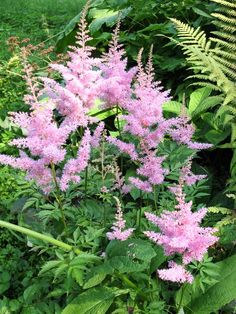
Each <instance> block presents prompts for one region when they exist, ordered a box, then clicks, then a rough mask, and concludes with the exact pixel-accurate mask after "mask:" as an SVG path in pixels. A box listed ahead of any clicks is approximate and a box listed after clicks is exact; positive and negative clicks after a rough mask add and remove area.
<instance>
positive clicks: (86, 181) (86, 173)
mask: <svg viewBox="0 0 236 314" xmlns="http://www.w3.org/2000/svg"><path fill="white" fill-rule="evenodd" d="M87 189H88V166H87V167H86V168H85V180H84V194H85V197H87Z"/></svg>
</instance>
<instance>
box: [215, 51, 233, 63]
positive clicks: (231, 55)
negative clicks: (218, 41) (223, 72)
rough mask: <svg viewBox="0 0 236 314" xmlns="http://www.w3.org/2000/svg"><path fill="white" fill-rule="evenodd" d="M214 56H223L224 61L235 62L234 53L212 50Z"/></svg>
mask: <svg viewBox="0 0 236 314" xmlns="http://www.w3.org/2000/svg"><path fill="white" fill-rule="evenodd" d="M213 52H214V54H215V55H217V56H218V55H220V56H223V57H225V59H226V60H235V61H236V54H235V53H232V52H228V51H223V50H221V49H219V48H215V49H214V50H213Z"/></svg>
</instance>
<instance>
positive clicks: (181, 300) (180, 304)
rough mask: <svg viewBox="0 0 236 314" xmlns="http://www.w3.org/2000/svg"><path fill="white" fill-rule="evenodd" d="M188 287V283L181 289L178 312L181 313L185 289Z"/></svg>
mask: <svg viewBox="0 0 236 314" xmlns="http://www.w3.org/2000/svg"><path fill="white" fill-rule="evenodd" d="M185 288H186V285H183V287H182V291H181V296H180V301H179V305H178V308H177V314H178V313H179V311H180V309H181V306H182V302H183V296H184V290H185Z"/></svg>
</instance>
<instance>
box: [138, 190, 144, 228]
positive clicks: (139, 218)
mask: <svg viewBox="0 0 236 314" xmlns="http://www.w3.org/2000/svg"><path fill="white" fill-rule="evenodd" d="M142 197H143V193H142V191H141V190H140V204H139V211H138V213H139V217H138V230H139V231H140V229H141V217H142Z"/></svg>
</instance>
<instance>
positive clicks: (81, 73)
mask: <svg viewBox="0 0 236 314" xmlns="http://www.w3.org/2000/svg"><path fill="white" fill-rule="evenodd" d="M86 12H87V7H85V9H84V11H83V13H82V17H81V21H80V31H79V33H78V35H77V44H78V45H79V48H73V50H72V52H70V53H69V55H70V58H71V60H70V61H69V62H68V63H67V65H66V66H63V65H52V67H53V68H54V69H56V70H58V71H59V72H60V73H61V74H62V77H63V80H64V84H63V86H62V85H60V84H59V83H57V82H56V81H54V80H52V79H48V78H42V81H43V82H44V88H43V89H42V90H39V87H38V84H37V83H36V82H35V78H34V77H33V76H32V68H31V66H30V65H28V64H27V62H26V61H25V64H24V66H25V73H26V82H27V84H28V90H29V93H30V94H29V95H27V96H26V97H25V102H26V103H27V104H28V105H29V107H30V111H29V113H22V112H17V113H12V115H11V120H12V121H13V122H14V123H15V124H16V125H17V126H19V127H20V128H21V129H22V130H23V133H24V134H25V135H26V137H24V138H19V139H15V140H13V141H12V143H11V144H12V145H15V146H16V147H18V148H19V149H20V156H19V157H16V158H12V157H10V156H6V155H0V163H1V164H6V165H10V166H12V167H15V168H18V169H21V170H24V171H26V173H27V178H28V179H30V180H31V179H33V180H35V181H36V182H37V184H38V185H39V186H40V187H41V188H42V189H43V191H44V192H46V193H48V192H50V190H52V189H53V188H54V187H55V185H56V186H58V187H60V189H61V190H66V189H67V188H68V185H69V182H71V181H72V182H76V183H78V182H79V181H80V177H79V173H80V172H81V171H83V170H84V169H85V168H86V166H87V164H88V161H89V158H90V150H91V148H92V147H97V146H98V145H99V140H100V137H101V135H102V132H103V129H104V123H103V122H101V123H100V124H99V125H98V126H97V128H96V129H95V131H94V134H93V136H92V135H91V133H90V131H89V129H88V125H89V124H90V123H93V122H94V119H92V118H90V117H89V115H88V111H89V109H90V108H91V107H92V106H93V105H94V102H95V99H97V98H98V96H99V93H100V92H99V90H100V89H99V84H98V83H97V81H99V79H100V77H101V71H100V70H98V68H97V66H98V65H99V63H100V60H99V59H94V58H92V56H91V51H92V49H93V48H92V47H89V46H87V45H86V44H87V41H89V40H90V37H89V35H88V31H87V28H86V21H85V16H86ZM95 67H96V70H95ZM45 95H46V98H45V97H44V98H42V96H45ZM55 113H56V114H57V115H58V113H59V114H60V120H59V121H60V123H59V122H58V118H56V114H55ZM78 127H85V128H86V130H85V132H84V135H83V136H82V139H81V146H80V148H79V150H78V154H77V157H76V158H73V159H68V156H67V150H66V141H67V140H68V137H69V136H70V134H71V133H72V132H73V131H75V130H76V129H77V128H78ZM22 150H25V152H24V151H22ZM58 164H60V168H62V175H60V176H59V175H56V174H55V173H53V169H54V165H58ZM62 166H63V167H62Z"/></svg>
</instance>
